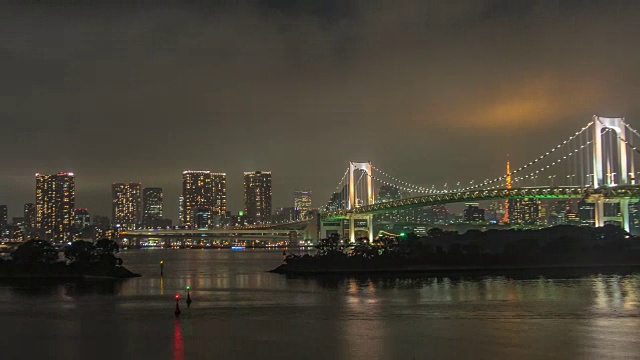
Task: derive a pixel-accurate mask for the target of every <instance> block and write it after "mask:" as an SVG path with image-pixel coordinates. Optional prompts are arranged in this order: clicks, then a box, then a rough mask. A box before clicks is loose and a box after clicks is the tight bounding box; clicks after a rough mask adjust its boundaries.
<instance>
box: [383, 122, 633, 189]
mask: <svg viewBox="0 0 640 360" xmlns="http://www.w3.org/2000/svg"><path fill="white" fill-rule="evenodd" d="M593 123H594V122H593V121H591V122H589V123H588V124H587V125H586V126H585V127H583V128H582V129H580V130H579V131H577V132H576V133H575V134H574V135H572V136H570V137H569V138H568V139H566V140H565V141H563V142H562V143H560V144H559V145H557V146H555V147H553V148H552V149H551V150H549V151H547V152H546V153H545V154H543V155H541V156H539V157H538V158H537V159H535V160H533V161H531V162H529V163H528V164H526V165H524V166H522V167H520V168H518V169H516V170H514V171H512V172H511V173H509V174H505V175H502V176H500V177H497V178H495V179H492V180H489V179H486V180H484V181H483V182H481V183H478V184H477V185H472V186H467V187H464V188H457V189H452V190H433V189H428V188H424V187H421V186H417V185H413V184H409V183H407V182H405V181H402V180H400V179H397V178H395V177H393V176H391V175H389V174H387V173H385V172H384V171H382V170H380V169H378V168H374V169H375V170H377V171H379V172H380V173H382V174H383V175H385V176H387V177H389V178H391V179H393V180H395V181H398V182H400V183H402V184H405V185H408V186H410V187H413V188H406V187H402V186H399V185H396V184H391V183H388V182H386V181H384V180H382V179H377V178H374V179H375V180H378V181H381V182H383V183H385V184H387V185H390V186H395V187H397V188H399V189H402V190H405V191H411V192H419V193H434V194H446V193H451V192H461V191H467V190H473V189H477V188H480V187H483V186H485V185H489V184H493V183H495V182H498V181H502V180H505V179H506V178H507V177H508V176H510V175H514V174H517V173H519V172H520V171H522V170H524V169H526V168H528V167H530V166H532V165H534V164H536V163H538V162H540V161H541V160H543V159H545V158H546V157H548V156H549V155H551V154H553V153H554V152H555V151H557V150H558V149H560V148H561V147H562V146H564V145H566V144H567V143H568V142H570V141H572V140H573V139H575V138H576V137H578V136H579V135H580V134H582V133H583V132H585V131H586V130H587V129H588V128H589V127H591V125H593ZM630 146H631V145H630ZM639 152H640V151H639ZM553 165H555V163H554V164H553ZM372 167H373V166H372ZM548 167H549V166H547V168H548ZM545 170H546V168H545ZM540 171H543V170H539V171H538V172H540ZM372 178H373V177H372ZM473 182H474V181H470V182H469V183H470V184H471V183H473ZM458 183H459V182H458Z"/></svg>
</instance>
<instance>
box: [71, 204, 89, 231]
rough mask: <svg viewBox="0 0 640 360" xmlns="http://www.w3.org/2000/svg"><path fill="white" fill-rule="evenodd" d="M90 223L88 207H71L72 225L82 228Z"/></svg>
mask: <svg viewBox="0 0 640 360" xmlns="http://www.w3.org/2000/svg"><path fill="white" fill-rule="evenodd" d="M89 225H91V216H90V215H89V209H73V227H74V228H75V229H76V230H82V229H84V228H86V227H88V226H89Z"/></svg>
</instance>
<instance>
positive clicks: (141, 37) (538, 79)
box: [0, 1, 640, 220]
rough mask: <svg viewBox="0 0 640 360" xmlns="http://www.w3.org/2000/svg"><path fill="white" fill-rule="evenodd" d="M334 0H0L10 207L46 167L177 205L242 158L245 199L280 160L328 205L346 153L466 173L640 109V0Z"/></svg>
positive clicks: (4, 186)
mask: <svg viewBox="0 0 640 360" xmlns="http://www.w3.org/2000/svg"><path fill="white" fill-rule="evenodd" d="M323 3H324V5H323V6H322V7H320V6H319V5H317V4H315V5H314V4H312V3H309V4H292V3H290V2H287V1H285V2H273V3H270V2H267V3H265V2H258V1H255V2H253V1H247V2H246V3H245V2H243V4H240V5H220V4H212V5H210V7H206V8H204V9H202V8H200V7H199V6H198V5H193V4H184V5H176V7H175V8H169V7H163V6H157V7H145V6H143V5H141V6H139V7H135V6H133V5H131V6H129V5H123V6H122V7H115V6H110V5H106V4H105V5H100V6H96V7H77V6H65V5H59V6H55V5H51V6H50V7H46V9H47V12H46V13H47V21H46V22H42V21H40V14H41V11H42V9H41V8H40V7H39V6H37V5H36V4H20V3H14V4H4V5H2V10H3V13H4V14H6V15H7V16H6V18H5V21H4V22H3V26H4V28H5V29H6V31H3V32H2V33H1V34H0V36H1V37H2V43H3V44H5V47H6V49H7V51H8V52H9V53H10V54H12V56H5V57H1V58H0V65H1V66H2V67H3V68H5V69H11V71H8V73H7V76H6V77H5V79H4V81H3V83H2V84H1V85H0V87H2V90H3V93H4V94H9V95H8V96H7V97H5V98H3V99H4V100H3V123H4V127H3V129H4V131H3V132H2V133H1V134H0V151H1V152H2V153H4V154H12V155H11V156H6V158H5V161H3V164H2V166H1V167H0V168H1V169H2V171H1V172H0V174H1V175H0V203H5V204H7V205H9V212H10V215H9V216H10V217H12V216H19V215H20V210H19V209H20V208H21V207H22V206H23V204H24V203H26V202H33V201H35V199H33V190H32V189H33V179H32V177H33V173H34V172H43V173H57V172H59V171H69V172H74V173H76V174H78V181H77V185H78V186H77V189H76V191H77V194H78V196H77V202H78V204H77V205H78V206H79V207H83V208H85V207H86V208H89V209H91V210H92V211H93V212H95V213H96V214H101V215H108V214H109V213H110V209H109V202H110V200H111V199H110V191H109V184H111V183H112V182H141V183H143V184H144V186H151V187H160V188H163V190H164V193H165V194H164V195H165V199H166V201H167V210H168V211H167V215H166V216H167V217H170V218H172V219H174V220H176V217H177V216H176V214H175V212H173V211H172V210H171V209H173V208H175V205H174V204H175V203H176V202H177V199H178V196H179V195H180V193H181V189H180V175H179V174H180V173H181V172H182V171H184V170H186V169H190V168H197V169H210V170H212V171H214V170H215V171H222V172H225V173H227V174H228V179H227V183H228V189H227V194H228V199H229V202H228V208H229V210H231V211H232V212H233V213H236V212H237V211H238V210H241V209H242V208H243V200H242V199H243V185H242V173H243V172H244V171H251V170H252V169H269V170H271V171H273V174H274V178H273V191H274V197H273V202H274V203H273V206H274V208H279V207H287V206H290V205H289V204H290V194H291V193H292V191H294V190H295V189H302V188H308V189H311V190H312V191H313V193H314V198H315V199H316V200H315V201H316V205H324V203H326V201H327V200H328V199H329V197H330V196H331V194H332V192H333V191H334V188H333V186H334V185H333V184H335V183H336V182H337V181H338V180H339V179H338V178H339V177H340V175H341V174H342V173H343V172H344V168H346V166H347V163H348V161H350V160H351V161H372V162H373V163H374V164H377V165H379V166H380V167H382V168H384V169H387V171H389V172H390V173H392V174H397V175H398V176H402V177H403V180H405V181H408V182H410V183H415V184H421V185H431V184H444V183H446V182H450V181H452V180H456V181H457V180H462V179H465V178H467V181H469V180H472V179H474V178H480V179H482V178H486V177H489V176H492V175H493V174H497V173H501V172H502V169H503V164H504V159H505V158H506V154H510V158H511V162H512V164H513V165H514V166H515V167H518V166H519V165H521V164H523V163H524V162H525V161H528V160H529V157H530V155H531V154H537V153H540V152H542V151H545V150H546V149H547V148H548V147H549V146H552V145H554V144H557V143H558V142H559V141H561V140H562V139H563V138H565V137H566V136H567V135H570V134H572V133H573V132H574V130H575V128H577V127H579V126H582V125H583V124H584V122H585V121H586V120H587V119H589V118H590V116H591V115H592V114H601V115H609V116H625V117H626V119H628V121H629V122H631V123H632V124H633V125H634V126H636V127H638V126H637V125H639V124H640V105H639V104H637V102H636V101H635V85H634V84H635V80H636V79H637V78H638V75H637V71H636V70H635V68H636V66H635V64H636V63H637V62H638V60H639V57H640V54H639V52H638V51H637V50H635V48H634V47H630V46H628V45H627V44H632V43H635V32H636V30H637V29H636V27H637V25H636V21H635V20H634V19H636V18H637V17H638V16H640V4H636V3H620V4H618V5H617V6H610V5H609V6H607V5H606V4H604V3H599V2H557V3H552V2H501V1H498V2H496V1H474V2H472V3H471V4H466V5H464V6H462V5H461V4H458V3H455V2H451V3H450V2H445V1H443V2H437V3H432V2H403V3H402V4H392V3H390V2H389V3H385V2H380V3H377V4H376V5H375V6H371V5H368V3H367V2H357V1H356V2H348V1H328V2H323ZM174 10H175V11H174ZM184 24H189V27H184V26H183V25H184ZM211 24H218V25H216V26H217V27H215V29H214V28H211V26H212V25H211ZM594 24H607V26H602V27H601V26H594ZM292 28H293V29H297V30H299V31H291V29H292ZM148 29H163V30H162V31H148ZM229 39H233V40H232V41H231V43H230V42H229V41H230V40H229ZM523 39H525V40H524V41H523ZM585 39H588V41H586V40H585ZM233 44H236V45H233ZM237 44H241V45H237ZM614 70H615V71H614ZM131 74H135V76H132V75H131ZM98 84H99V85H98ZM168 99H170V101H169V100H168ZM98 136H99V137H98ZM98 139H108V141H105V142H104V143H100V142H98V141H96V140H98ZM359 139H364V140H359ZM24 144H29V146H25V145H24ZM398 144H411V146H410V147H409V148H407V147H405V146H398ZM471 147H472V148H473V151H470V150H469V149H470V148H471ZM210 149H213V150H211V151H210ZM214 150H215V151H214ZM212 151H214V152H213V153H212ZM212 154H213V155H215V156H214V157H213V158H212V157H211V156H212ZM434 170H435V171H434ZM444 170H446V171H444ZM469 173H473V174H474V176H473V177H470V176H468V174H469ZM174 199H175V200H174Z"/></svg>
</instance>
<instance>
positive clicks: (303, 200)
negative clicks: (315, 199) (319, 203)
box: [293, 190, 311, 219]
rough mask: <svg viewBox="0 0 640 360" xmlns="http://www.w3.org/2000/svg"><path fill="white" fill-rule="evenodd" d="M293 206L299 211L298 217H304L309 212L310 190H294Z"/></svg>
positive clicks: (306, 216) (307, 215)
mask: <svg viewBox="0 0 640 360" xmlns="http://www.w3.org/2000/svg"><path fill="white" fill-rule="evenodd" d="M293 207H294V208H296V209H297V210H298V212H299V215H298V216H299V218H300V219H306V218H308V217H309V213H310V212H311V191H302V190H296V191H294V192H293Z"/></svg>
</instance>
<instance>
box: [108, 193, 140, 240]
mask: <svg viewBox="0 0 640 360" xmlns="http://www.w3.org/2000/svg"><path fill="white" fill-rule="evenodd" d="M141 193H142V184H140V183H128V184H125V183H114V184H113V185H112V186H111V195H112V196H111V199H112V200H111V201H112V213H111V216H112V219H113V226H115V227H117V228H119V229H120V230H131V229H136V228H137V227H138V226H139V225H140V219H141V214H142V211H141V209H142V204H141Z"/></svg>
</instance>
